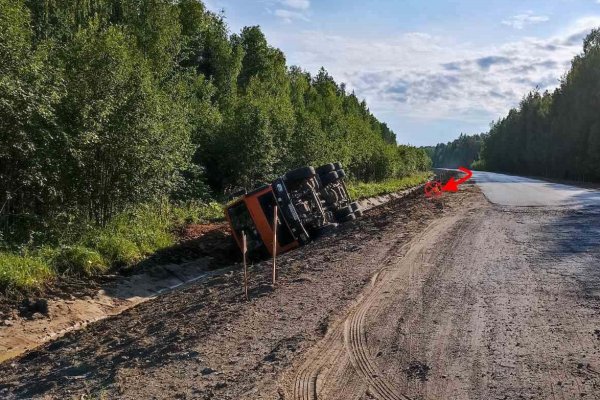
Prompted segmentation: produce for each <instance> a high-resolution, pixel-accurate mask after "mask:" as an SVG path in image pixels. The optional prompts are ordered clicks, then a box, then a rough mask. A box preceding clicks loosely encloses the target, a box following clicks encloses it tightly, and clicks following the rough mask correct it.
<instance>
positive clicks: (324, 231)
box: [317, 223, 338, 236]
mask: <svg viewBox="0 0 600 400" xmlns="http://www.w3.org/2000/svg"><path fill="white" fill-rule="evenodd" d="M337 228H338V224H336V223H333V224H327V225H325V226H322V227H320V228H319V230H318V231H317V236H324V235H329V234H331V233H333V232H335V231H336V230H337Z"/></svg>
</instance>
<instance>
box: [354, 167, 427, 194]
mask: <svg viewBox="0 0 600 400" xmlns="http://www.w3.org/2000/svg"><path fill="white" fill-rule="evenodd" d="M430 178H431V174H430V173H428V172H421V173H416V174H413V175H409V176H405V177H403V178H395V179H386V180H384V181H381V182H370V183H368V182H350V183H349V184H348V192H349V193H350V196H351V197H352V198H353V199H365V198H369V197H374V196H380V195H383V194H388V193H395V192H398V191H400V190H404V189H408V188H411V187H414V186H417V185H420V184H421V183H425V182H427V181H428V180H429V179H430Z"/></svg>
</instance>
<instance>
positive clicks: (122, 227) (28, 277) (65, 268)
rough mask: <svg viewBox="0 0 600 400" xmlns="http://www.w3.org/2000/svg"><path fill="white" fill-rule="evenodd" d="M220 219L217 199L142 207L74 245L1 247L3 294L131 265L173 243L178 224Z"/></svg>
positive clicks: (91, 230)
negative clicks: (22, 247)
mask: <svg viewBox="0 0 600 400" xmlns="http://www.w3.org/2000/svg"><path fill="white" fill-rule="evenodd" d="M221 219H223V209H222V206H221V205H220V204H219V203H216V202H212V203H209V204H204V203H199V202H188V203H185V204H178V205H174V204H169V203H166V202H165V203H160V204H151V205H141V206H137V207H134V208H132V209H130V210H127V211H125V212H123V213H121V214H119V215H117V216H116V217H115V218H113V219H112V220H111V221H110V223H109V224H107V225H106V226H105V227H101V228H89V229H87V230H86V231H85V232H84V233H83V234H82V235H81V237H80V238H79V240H77V241H76V242H75V243H67V244H63V245H62V246H59V247H49V246H44V247H41V248H36V249H24V250H22V251H20V252H10V251H0V293H28V292H31V291H34V290H37V289H41V288H42V287H43V286H44V284H46V283H48V282H50V281H52V280H54V279H56V277H57V276H58V275H76V276H86V277H91V276H94V275H99V274H103V273H106V272H108V271H109V270H111V269H114V268H117V267H133V266H135V265H136V264H137V263H138V262H140V261H141V260H143V259H144V258H145V257H147V256H149V255H151V254H152V253H154V252H156V251H157V250H160V249H164V248H167V247H169V246H172V245H174V244H175V241H176V238H175V236H174V235H173V231H174V230H176V229H177V228H178V227H180V226H183V225H186V224H190V223H205V222H209V221H215V220H221Z"/></svg>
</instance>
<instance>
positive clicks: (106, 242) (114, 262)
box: [90, 235, 142, 267]
mask: <svg viewBox="0 0 600 400" xmlns="http://www.w3.org/2000/svg"><path fill="white" fill-rule="evenodd" d="M90 245H91V247H92V248H94V249H95V250H96V251H98V253H100V254H101V255H102V257H103V258H104V260H106V262H107V263H108V264H109V265H110V266H112V267H123V266H131V265H133V264H135V263H137V262H139V261H140V260H141V259H142V252H141V251H140V249H139V247H138V246H137V245H136V244H135V243H134V242H132V241H131V240H129V239H127V238H125V237H123V236H120V235H102V236H100V237H98V238H97V239H96V240H94V241H93V242H92V243H91V244H90Z"/></svg>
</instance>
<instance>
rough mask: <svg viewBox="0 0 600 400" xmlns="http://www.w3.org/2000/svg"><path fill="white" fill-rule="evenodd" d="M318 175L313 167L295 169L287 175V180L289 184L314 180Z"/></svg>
mask: <svg viewBox="0 0 600 400" xmlns="http://www.w3.org/2000/svg"><path fill="white" fill-rule="evenodd" d="M315 175H316V172H315V169H314V168H313V167H302V168H298V169H294V170H292V171H290V172H288V173H287V174H285V179H286V180H287V181H289V182H294V181H301V180H304V179H310V178H313V177H314V176H315Z"/></svg>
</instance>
